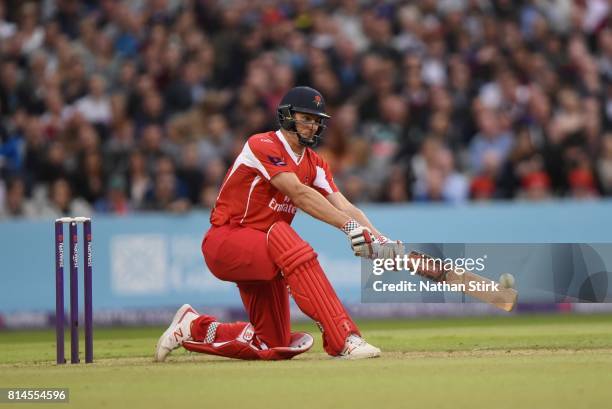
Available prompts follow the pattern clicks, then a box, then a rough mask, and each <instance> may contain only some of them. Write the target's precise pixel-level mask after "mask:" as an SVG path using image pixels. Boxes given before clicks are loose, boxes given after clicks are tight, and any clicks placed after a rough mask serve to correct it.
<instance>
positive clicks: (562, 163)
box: [0, 0, 612, 217]
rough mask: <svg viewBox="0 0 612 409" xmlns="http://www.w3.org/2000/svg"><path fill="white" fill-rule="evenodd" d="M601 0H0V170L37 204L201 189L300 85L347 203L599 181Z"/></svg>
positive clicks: (604, 126)
mask: <svg viewBox="0 0 612 409" xmlns="http://www.w3.org/2000/svg"><path fill="white" fill-rule="evenodd" d="M610 10H611V8H610V7H609V5H608V4H607V3H606V2H601V1H596V0H588V1H583V2H543V1H538V2H497V1H491V0H484V1H479V2H469V1H464V0H460V1H452V2H448V1H444V2H416V3H415V2H408V1H397V2H378V1H357V0H347V1H339V2H291V1H282V0H279V1H276V2H272V3H266V5H263V4H262V3H260V2H197V1H196V2H178V1H171V2H167V1H159V2H152V3H150V4H149V3H148V2H132V1H127V0H117V1H105V2H91V1H82V0H71V1H62V2H56V3H55V4H53V2H34V1H24V2H14V1H13V2H0V74H1V75H0V178H1V180H2V182H3V183H2V184H3V185H4V186H8V185H9V184H11V185H12V183H13V182H10V181H12V180H20V181H22V182H21V183H23V184H24V189H23V192H24V195H25V199H24V200H26V201H27V200H30V201H32V203H36V204H38V203H39V201H40V200H42V199H41V197H42V196H44V192H47V191H49V192H51V191H53V190H58V189H57V188H54V186H55V184H56V182H57V181H58V180H62V181H63V182H62V183H60V185H65V184H66V183H67V184H68V186H63V188H66V187H67V188H68V189H64V190H65V191H71V192H74V194H75V195H76V197H75V198H74V199H73V200H85V201H86V202H88V203H89V205H90V206H95V208H96V209H98V211H115V210H108V209H110V208H112V207H118V208H120V209H129V210H132V209H133V210H134V211H138V210H139V209H142V208H143V207H144V208H155V209H160V210H163V209H168V208H172V209H174V210H176V208H177V207H178V208H180V210H185V209H187V208H191V207H192V206H196V207H208V206H210V204H211V203H213V202H214V200H212V199H211V198H214V195H215V192H216V191H217V190H218V188H219V185H220V183H221V181H222V179H223V176H224V168H225V167H226V166H227V165H228V164H229V163H230V162H231V161H232V160H233V158H234V157H235V156H236V155H237V153H238V152H237V149H239V147H240V146H242V144H243V141H244V140H245V138H247V137H248V136H249V135H251V134H253V133H256V132H259V131H261V130H264V129H269V128H271V127H273V126H274V123H275V121H276V118H275V112H274V108H275V106H276V103H277V102H278V98H279V96H280V95H282V94H283V93H284V92H285V91H286V90H287V89H288V88H290V87H292V86H293V85H311V86H314V87H317V88H319V89H320V90H321V91H322V92H323V94H324V96H325V98H326V100H327V101H328V105H329V109H330V112H331V114H332V116H333V119H332V121H331V122H330V123H329V129H328V130H327V132H326V135H325V136H324V143H323V145H322V146H321V147H320V152H321V154H322V155H323V156H324V157H326V159H327V160H328V161H329V163H330V164H331V166H332V167H333V168H334V171H335V173H336V175H337V179H338V180H337V182H338V184H339V185H340V186H342V188H343V190H344V191H345V192H346V194H347V196H350V199H351V200H353V201H355V200H357V201H394V202H396V201H399V202H402V201H410V200H442V201H446V202H453V203H460V202H463V201H465V200H468V199H471V200H482V199H486V200H490V199H505V200H513V199H521V198H527V199H534V200H535V199H542V198H562V197H566V198H585V197H588V198H591V199H596V198H597V197H600V196H610V195H612V187H611V186H612V182H611V180H612V177H611V176H610V175H611V174H612V171H611V170H610V163H611V161H612V159H610V158H611V157H612V153H610V152H611V150H612V147H610V146H611V145H612V143H611V142H609V141H610V136H609V135H610V134H611V133H612V28H610V26H609V21H610V18H609V13H610ZM161 157H169V158H170V160H171V161H172V162H173V164H174V165H175V169H174V172H173V175H166V176H164V177H159V175H157V174H156V170H155V168H156V164H157V161H158V160H159V159H160V158H161ZM121 180H122V181H123V182H120V181H121ZM122 185H125V186H124V187H125V190H123V189H122V188H120V187H121V186H122ZM15 189H17V190H18V188H15ZM6 190H7V192H8V189H6ZM59 190H60V191H61V190H62V186H60V189H59ZM121 191H123V192H124V194H125V200H127V204H126V205H123V204H122V205H120V206H119V205H118V206H110V205H109V203H110V202H115V201H119V202H121V200H119V199H118V198H119V197H120V194H119V193H120V192H121ZM41 192H42V193H41ZM60 193H61V192H60ZM41 195H42V196H41ZM60 196H61V195H60ZM64 196H66V195H64ZM111 196H112V197H113V198H114V199H113V200H110V197H111ZM156 197H157V199H155V198H156ZM43 199H44V197H43ZM43 201H44V200H43ZM65 201H66V200H63V202H65ZM175 201H178V203H179V205H177V206H174V205H170V204H172V203H174V202H175ZM185 202H186V204H187V206H185V205H184V203H185ZM160 203H163V204H160ZM102 204H104V205H102ZM56 207H57V206H56ZM60 208H61V209H60ZM60 208H57V209H56V210H55V211H54V212H55V213H59V212H61V211H66V206H65V205H62V206H60ZM36 209H38V210H36ZM45 209H46V210H45ZM43 210H44V211H45V212H46V213H44V214H50V212H49V211H48V209H47V208H46V207H45V206H42V207H40V206H34V212H38V215H41V214H43V213H41V212H42V211H43ZM117 211H119V212H123V211H124V210H117ZM14 217H18V216H14Z"/></svg>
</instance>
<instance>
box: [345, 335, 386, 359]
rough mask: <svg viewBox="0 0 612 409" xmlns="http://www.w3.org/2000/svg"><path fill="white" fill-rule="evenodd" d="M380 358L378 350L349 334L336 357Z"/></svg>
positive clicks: (356, 336) (358, 337)
mask: <svg viewBox="0 0 612 409" xmlns="http://www.w3.org/2000/svg"><path fill="white" fill-rule="evenodd" d="M379 356H380V349H379V348H376V347H375V346H373V345H370V344H368V343H367V342H366V341H365V339H363V338H361V337H360V336H359V335H356V334H351V335H349V336H348V337H347V338H346V341H345V342H344V349H343V350H342V352H341V353H340V355H338V358H340V359H364V358H376V357H379Z"/></svg>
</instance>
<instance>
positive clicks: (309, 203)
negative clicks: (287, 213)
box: [291, 185, 351, 229]
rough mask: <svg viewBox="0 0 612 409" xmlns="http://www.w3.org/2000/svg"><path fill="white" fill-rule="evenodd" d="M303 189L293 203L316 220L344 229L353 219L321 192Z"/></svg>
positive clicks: (306, 187) (304, 186)
mask: <svg viewBox="0 0 612 409" xmlns="http://www.w3.org/2000/svg"><path fill="white" fill-rule="evenodd" d="M302 186H303V187H302V188H301V189H299V191H298V192H296V193H295V194H294V195H293V197H291V200H292V201H293V203H294V204H295V205H296V206H297V207H298V208H300V209H302V210H303V211H305V212H306V213H308V214H309V215H311V216H312V217H314V218H315V219H318V220H321V221H322V222H325V223H327V224H331V225H332V226H336V227H337V228H339V229H340V228H342V226H344V225H345V224H346V222H347V221H348V220H349V219H350V218H351V216H350V215H348V214H346V213H345V212H343V211H340V210H338V209H336V208H335V207H334V206H332V204H331V203H329V202H328V201H327V200H325V198H324V197H323V196H321V194H320V193H319V192H317V191H316V190H314V189H312V188H311V187H308V186H306V185H302Z"/></svg>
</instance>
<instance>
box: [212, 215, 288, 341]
mask: <svg viewBox="0 0 612 409" xmlns="http://www.w3.org/2000/svg"><path fill="white" fill-rule="evenodd" d="M202 253H203V254H204V259H205V261H206V264H207V265H208V268H209V269H210V271H211V272H212V273H213V274H214V275H215V277H217V278H219V279H220V280H224V281H232V282H234V283H236V284H237V285H238V289H239V290H240V296H241V298H242V303H243V304H244V307H245V309H246V311H247V313H248V316H249V321H250V322H251V324H253V326H254V327H255V334H256V335H257V337H258V338H259V341H261V342H264V343H265V344H266V345H267V346H268V347H269V348H274V347H282V346H288V345H289V343H290V338H291V332H290V330H291V322H290V316H289V292H288V290H287V285H286V284H285V279H284V278H283V276H282V275H281V272H280V269H279V268H278V267H277V266H276V264H274V262H273V261H272V258H271V257H270V255H269V254H268V245H267V239H266V233H265V232H262V231H259V230H255V229H252V228H249V227H242V226H231V225H224V226H220V227H217V226H212V227H211V228H210V230H209V231H208V232H207V233H206V235H205V236H204V240H203V241H202Z"/></svg>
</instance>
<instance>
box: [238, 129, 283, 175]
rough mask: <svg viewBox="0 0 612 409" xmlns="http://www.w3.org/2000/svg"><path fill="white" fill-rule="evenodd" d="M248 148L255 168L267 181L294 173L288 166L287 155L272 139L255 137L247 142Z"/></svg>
mask: <svg viewBox="0 0 612 409" xmlns="http://www.w3.org/2000/svg"><path fill="white" fill-rule="evenodd" d="M247 148H248V151H249V152H248V153H250V155H249V156H251V159H252V161H253V164H254V167H255V168H257V170H258V171H259V173H261V175H262V176H263V177H264V178H266V180H270V179H272V178H273V177H274V176H276V175H278V174H279V173H282V172H293V170H292V169H291V168H290V167H289V165H288V164H287V158H286V157H285V155H283V153H282V152H281V151H280V150H279V149H278V148H277V147H276V146H275V145H274V144H273V143H272V141H270V139H268V138H266V137H264V136H254V137H252V138H250V139H249V140H248V141H247Z"/></svg>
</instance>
